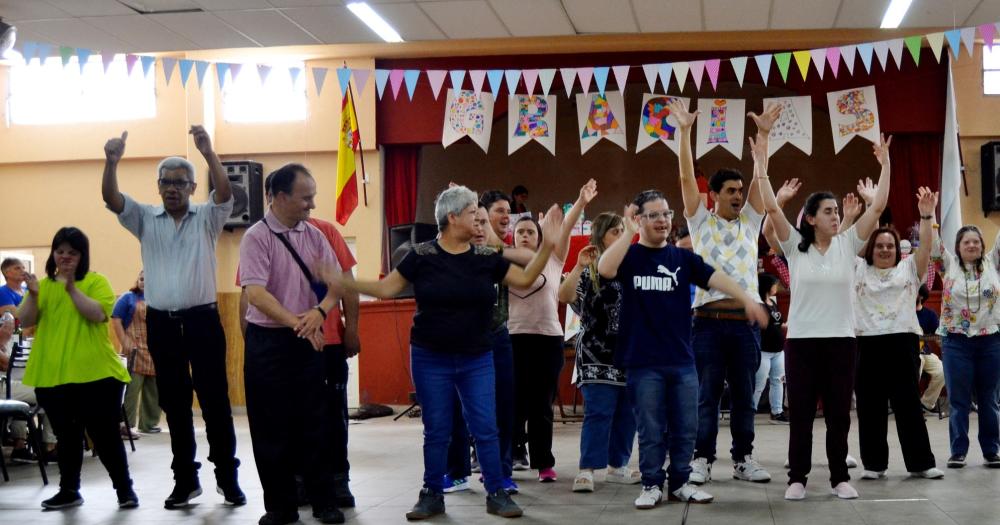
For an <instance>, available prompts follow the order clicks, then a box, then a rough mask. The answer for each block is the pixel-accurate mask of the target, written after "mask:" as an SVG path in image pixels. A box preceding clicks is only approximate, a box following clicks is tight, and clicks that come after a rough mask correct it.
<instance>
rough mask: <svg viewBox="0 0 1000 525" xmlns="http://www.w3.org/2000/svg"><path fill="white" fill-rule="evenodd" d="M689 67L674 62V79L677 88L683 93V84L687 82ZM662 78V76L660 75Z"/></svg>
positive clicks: (685, 63)
mask: <svg viewBox="0 0 1000 525" xmlns="http://www.w3.org/2000/svg"><path fill="white" fill-rule="evenodd" d="M690 68H691V66H690V65H689V64H688V63H687V62H674V66H673V69H674V77H676V78H677V87H679V88H680V90H681V91H684V83H685V82H687V77H688V70H689V69H690ZM660 78H663V75H662V74H661V75H660Z"/></svg>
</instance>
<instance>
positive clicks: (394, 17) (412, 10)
mask: <svg viewBox="0 0 1000 525" xmlns="http://www.w3.org/2000/svg"><path fill="white" fill-rule="evenodd" d="M373 9H375V11H376V12H378V14H380V15H382V18H385V20H386V21H387V22H389V25H391V26H392V27H393V28H395V29H396V31H397V32H398V33H399V36H401V37H403V40H409V41H416V40H441V39H443V38H447V37H446V36H445V34H444V33H442V32H441V30H440V29H438V27H437V26H436V25H434V22H433V21H432V20H431V19H430V17H428V16H427V14H426V13H424V12H423V11H422V10H421V9H420V7H418V6H417V5H416V4H413V3H410V2H404V3H400V2H396V3H384V4H379V5H376V6H373Z"/></svg>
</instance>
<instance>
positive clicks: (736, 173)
mask: <svg viewBox="0 0 1000 525" xmlns="http://www.w3.org/2000/svg"><path fill="white" fill-rule="evenodd" d="M731 180H738V181H740V182H743V174H742V173H740V170H736V169H732V168H722V169H720V170H719V171H717V172H715V174H713V175H712V177H711V178H710V179H708V187H709V188H711V189H712V191H714V192H715V193H722V187H723V186H725V185H726V183H727V182H729V181H731Z"/></svg>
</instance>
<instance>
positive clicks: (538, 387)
mask: <svg viewBox="0 0 1000 525" xmlns="http://www.w3.org/2000/svg"><path fill="white" fill-rule="evenodd" d="M596 196H597V182H596V181H595V180H594V179H590V180H589V181H587V183H586V184H584V185H583V187H581V188H580V196H579V197H578V198H577V200H576V203H575V204H573V208H572V209H570V211H569V213H568V214H567V215H566V219H565V220H564V221H563V223H562V230H560V231H559V234H558V235H559V236H558V238H557V239H553V248H552V256H551V257H549V258H548V260H547V261H546V264H545V269H544V270H543V271H542V275H541V277H539V278H538V279H537V280H535V282H533V283H531V284H530V285H529V286H525V287H516V286H511V287H510V319H509V320H508V322H507V327H508V329H509V330H510V340H511V344H512V345H513V347H514V399H515V401H514V450H515V452H514V455H515V456H518V457H523V455H524V451H525V445H527V451H528V459H529V460H530V468H532V469H533V470H537V471H538V481H540V482H543V483H549V482H553V481H555V480H556V471H555V469H553V468H552V467H554V466H555V464H556V459H555V457H553V455H552V402H553V401H555V399H556V395H557V393H558V389H559V373H560V372H561V371H562V367H563V361H564V360H565V358H564V357H563V330H562V324H560V323H559V310H558V309H559V297H558V295H559V280H560V278H561V277H562V269H563V261H565V260H566V255H567V253H568V252H569V237H570V234H572V233H573V225H575V224H576V221H577V219H579V218H580V215H581V214H583V210H584V208H586V207H587V204H588V203H589V202H590V201H591V200H593V198H594V197H596ZM542 220H543V221H544V219H542ZM545 240H547V239H545V238H544V236H543V235H541V227H540V226H539V223H538V222H537V221H535V220H534V219H532V218H531V217H521V218H520V219H519V220H518V221H517V222H516V223H515V224H514V246H515V247H516V248H527V249H529V250H532V251H537V250H539V248H540V247H541V246H542V242H543V241H545ZM526 427H527V432H525V428H526Z"/></svg>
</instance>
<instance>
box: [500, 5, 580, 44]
mask: <svg viewBox="0 0 1000 525" xmlns="http://www.w3.org/2000/svg"><path fill="white" fill-rule="evenodd" d="M490 5H491V6H493V10H494V11H496V13H497V15H499V16H500V19H501V20H502V21H503V23H504V25H505V26H507V29H508V30H510V32H511V34H512V35H514V36H546V35H574V34H576V32H575V31H574V30H573V24H572V23H570V21H569V17H567V16H566V12H565V11H563V8H562V5H561V4H560V3H559V0H490Z"/></svg>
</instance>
